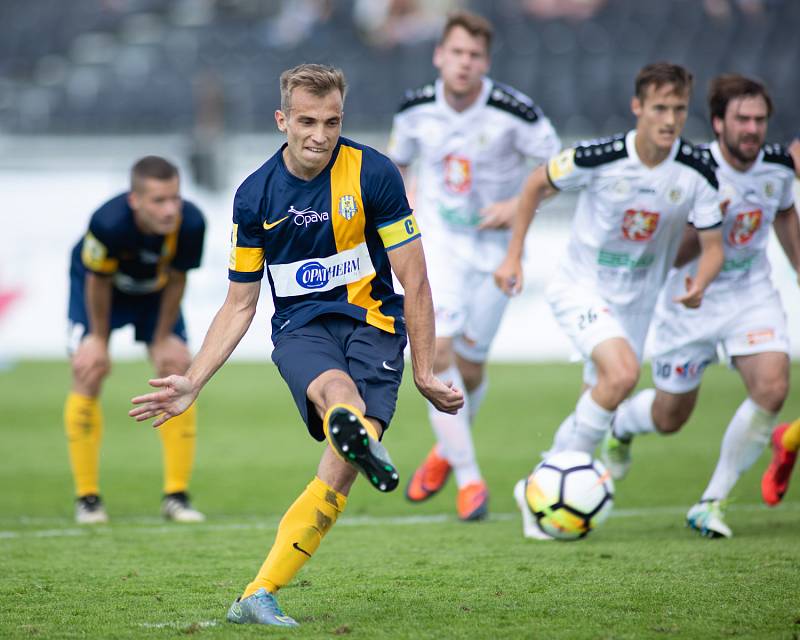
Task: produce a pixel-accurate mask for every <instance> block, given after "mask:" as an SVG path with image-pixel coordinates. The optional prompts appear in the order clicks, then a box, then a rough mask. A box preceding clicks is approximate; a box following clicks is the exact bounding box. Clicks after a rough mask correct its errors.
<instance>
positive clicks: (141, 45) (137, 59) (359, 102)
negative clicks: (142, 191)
mask: <svg viewBox="0 0 800 640" xmlns="http://www.w3.org/2000/svg"><path fill="white" fill-rule="evenodd" d="M459 7H464V8H469V9H473V10H476V11H479V12H481V13H482V14H484V15H486V16H487V17H488V18H490V19H491V20H492V21H493V22H494V24H495V26H496V29H497V38H496V43H495V45H494V47H493V65H492V71H491V75H492V77H493V78H495V79H497V80H499V81H502V82H506V83H509V84H512V85H513V86H515V87H517V88H519V89H520V90H522V91H524V92H526V93H528V94H529V95H531V96H532V97H533V98H534V100H536V102H537V103H538V104H539V105H540V106H541V107H542V108H543V109H544V111H545V113H546V114H547V115H548V116H549V117H550V118H551V119H552V121H553V122H554V124H555V126H556V127H557V129H558V131H559V133H560V134H561V135H562V137H563V139H564V140H565V141H566V142H569V141H571V140H575V139H578V138H586V137H595V136H599V135H604V134H609V133H613V132H615V131H619V130H624V129H627V128H629V127H630V126H631V125H632V122H633V119H632V116H631V115H630V113H629V100H630V94H631V91H632V80H633V77H634V75H635V73H636V71H637V70H638V69H639V67H641V66H642V65H643V64H645V63H647V62H650V61H654V60H658V59H669V60H672V61H675V62H679V63H683V64H685V65H687V66H688V67H689V68H690V69H691V70H692V71H693V72H694V73H695V76H696V91H695V95H694V97H693V99H692V104H691V115H690V118H689V121H688V124H687V128H686V132H685V135H686V136H687V137H689V138H691V139H693V140H694V141H704V140H707V139H708V138H709V128H708V125H707V122H706V120H707V118H706V113H705V107H704V97H705V90H706V87H707V83H708V81H709V79H710V78H711V77H712V76H713V75H715V74H717V73H721V72H726V71H737V72H741V73H745V74H750V75H754V76H757V77H760V78H762V79H763V80H764V81H765V82H766V83H767V85H768V86H769V88H770V90H771V92H772V95H773V98H774V101H775V104H776V107H777V112H776V114H775V117H774V118H773V120H772V122H771V124H770V135H769V139H770V140H771V141H779V142H786V141H788V140H790V139H791V138H792V137H793V136H794V135H795V134H796V132H797V131H798V130H800V124H798V118H797V111H796V105H797V104H798V103H800V83H799V82H798V78H797V62H798V60H800V40H799V39H798V38H797V37H796V31H797V25H798V24H800V2H796V1H794V0H661V1H656V0H647V1H642V0H638V1H637V0H560V1H556V0H495V1H490V0H483V1H472V2H457V1H456V0H435V1H430V2H422V1H419V2H414V1H413V0H295V1H289V0H272V1H269V0H178V1H172V2H170V1H167V0H72V1H71V2H68V3H67V2H62V1H60V0H3V1H2V2H0V359H6V360H14V359H17V358H26V357H48V358H49V357H62V356H63V355H64V346H65V341H66V330H67V327H66V319H65V310H66V296H67V263H68V252H69V249H70V248H71V246H72V245H73V244H74V242H75V241H76V240H77V239H78V238H79V236H80V235H81V233H82V232H83V231H84V229H85V226H86V223H87V220H88V216H89V214H90V213H91V211H93V210H94V209H95V208H96V207H97V206H98V205H99V204H101V203H102V202H104V201H105V200H106V199H108V198H109V197H111V196H113V195H115V194H116V193H118V192H120V191H121V190H123V189H124V188H125V184H126V182H127V171H128V168H129V167H130V165H131V163H132V161H133V160H134V159H136V158H137V157H139V156H141V155H144V154H148V153H157V154H162V155H165V156H167V157H169V158H171V159H173V160H174V161H176V162H177V163H178V165H179V166H180V168H181V170H182V175H183V178H184V184H183V193H184V196H185V197H187V198H189V199H192V200H194V201H195V202H196V203H197V204H199V205H200V206H201V208H202V209H203V211H204V212H205V213H206V216H207V219H208V234H207V239H206V253H205V258H204V264H203V267H202V268H201V269H200V270H198V271H197V272H195V273H193V274H192V276H191V278H190V285H189V291H188V296H187V300H186V303H185V306H184V308H185V311H186V312H187V316H188V323H189V330H190V335H191V337H192V346H193V348H194V349H196V348H197V347H199V343H200V340H201V339H202V337H203V334H204V331H205V328H206V327H207V326H208V323H209V322H210V319H211V317H212V316H213V314H214V312H215V311H216V309H217V308H218V306H219V304H220V303H221V301H222V300H223V298H224V295H225V290H226V287H227V274H226V262H227V248H228V234H229V220H230V202H231V199H232V195H233V191H234V189H235V188H236V186H237V184H238V183H239V182H240V181H241V180H242V179H243V178H244V177H245V176H246V175H248V174H249V173H250V172H251V171H252V170H254V169H255V168H256V167H257V166H259V165H260V164H261V163H262V162H263V161H264V160H265V159H266V158H267V157H268V156H269V155H271V154H272V153H273V152H274V149H275V148H276V146H277V145H278V144H279V143H280V138H279V137H278V136H277V135H275V129H274V121H273V117H272V112H273V110H274V109H275V107H276V106H277V105H278V101H279V94H278V87H277V84H278V82H277V80H278V74H279V73H280V71H281V70H283V69H284V68H287V67H289V66H292V65H294V64H297V63H299V62H305V61H320V62H326V63H330V64H335V65H338V66H341V67H342V68H343V69H344V71H345V73H346V75H347V78H348V81H349V84H350V93H349V98H348V100H347V103H346V106H345V114H346V116H345V127H344V129H345V135H348V136H350V137H354V138H356V139H359V140H363V141H365V142H368V143H370V144H372V145H373V146H376V147H377V148H379V149H383V148H385V144H386V140H387V138H388V132H389V128H390V125H391V116H392V113H393V111H394V109H395V107H396V106H397V104H398V103H399V101H400V100H401V98H402V94H403V91H404V90H405V89H406V88H411V87H417V86H420V85H422V84H424V83H426V82H428V81H430V80H432V79H433V78H434V77H435V73H434V69H433V67H432V66H431V63H430V58H431V52H432V49H433V46H434V39H435V37H436V34H437V33H438V31H439V29H440V27H441V24H442V21H443V16H444V14H445V13H446V12H447V11H449V10H452V9H455V8H459ZM572 204H573V200H572V199H571V198H570V197H569V196H561V197H559V198H557V199H556V200H555V201H554V202H553V203H552V204H549V205H547V206H546V207H545V209H544V211H543V215H542V216H541V219H539V220H537V222H536V223H535V225H534V230H533V232H532V233H531V235H530V237H529V248H528V257H527V262H526V273H527V278H528V286H527V288H526V290H525V292H524V294H523V295H522V296H521V297H520V299H518V300H516V301H515V302H514V303H513V304H512V305H511V307H510V310H509V313H508V314H507V317H506V320H505V321H504V324H503V327H502V329H501V332H500V335H499V336H498V339H497V341H496V344H495V348H494V352H493V356H494V358H495V359H499V360H511V359H522V360H535V359H562V358H565V357H568V356H569V354H570V349H569V345H568V343H567V342H566V339H565V338H564V337H563V336H562V335H561V333H560V332H559V331H558V329H557V327H556V325H555V323H554V321H553V319H552V317H551V316H550V313H549V311H548V310H547V308H546V307H545V305H544V304H543V302H542V296H541V292H542V288H543V286H544V285H545V283H546V282H547V280H548V278H549V276H550V274H551V273H552V270H553V267H554V264H555V262H556V260H557V259H558V257H559V254H560V253H561V249H562V248H563V244H564V242H565V240H566V236H567V232H568V229H569V221H570V216H571V210H572ZM771 251H772V256H773V265H775V266H776V268H775V273H774V277H775V279H776V282H777V283H778V285H779V287H780V288H781V290H782V295H783V298H784V303H785V304H786V306H787V309H788V312H789V314H790V319H797V318H798V317H800V294H798V291H797V286H796V281H795V277H794V274H793V272H792V271H791V270H790V269H789V268H788V265H787V263H786V261H785V259H784V258H783V256H782V254H781V252H780V250H779V249H777V250H776V246H775V243H773V246H772V247H771ZM260 304H261V312H260V313H259V316H258V318H257V320H256V321H255V323H254V326H253V328H252V329H251V331H250V333H249V334H248V336H247V337H246V338H245V340H244V341H243V343H242V344H241V345H240V347H239V349H238V350H237V352H236V354H235V355H236V357H239V358H256V359H263V358H264V357H265V356H266V355H267V353H268V351H269V348H270V344H269V340H268V339H267V335H268V317H269V295H268V294H267V292H265V294H264V295H263V296H262V301H261V303H260ZM791 326H792V327H793V328H792V338H793V344H794V349H795V353H800V323H798V322H796V321H794V322H791ZM112 348H113V352H114V354H115V355H116V356H123V357H140V356H141V355H143V351H142V350H141V349H140V348H138V347H136V346H135V345H133V343H132V337H131V333H124V332H123V334H122V335H120V336H115V340H114V342H113V345H112Z"/></svg>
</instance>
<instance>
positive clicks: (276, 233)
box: [131, 64, 463, 626]
mask: <svg viewBox="0 0 800 640" xmlns="http://www.w3.org/2000/svg"><path fill="white" fill-rule="evenodd" d="M344 95H345V81H344V76H343V75H342V73H341V71H339V70H338V69H333V68H331V67H326V66H322V65H313V64H309V65H300V66H298V67H295V68H294V69H290V70H288V71H286V72H284V73H283V74H282V75H281V108H280V110H278V111H276V112H275V120H276V122H277V124H278V128H279V129H280V130H281V131H282V132H284V133H286V136H287V142H286V143H285V144H284V145H283V146H282V148H281V149H280V150H279V151H278V152H277V153H276V154H275V155H274V156H272V158H270V159H269V160H268V161H267V162H266V163H265V164H264V165H263V166H262V167H261V168H259V169H258V170H257V171H256V172H255V173H253V174H252V175H251V176H250V177H249V178H247V180H245V181H244V183H242V185H241V186H240V187H239V189H238V191H237V192H236V197H235V200H234V211H233V235H232V245H233V246H232V248H231V258H230V270H229V278H230V280H231V282H230V286H229V289H228V296H227V298H226V300H225V303H224V304H223V305H222V308H221V309H220V310H219V312H218V313H217V316H216V317H215V319H214V321H213V322H212V324H211V327H210V328H209V330H208V334H207V335H206V339H205V341H204V343H203V346H202V348H201V349H200V352H199V353H198V354H197V356H196V357H195V359H194V361H193V362H192V365H191V366H190V367H189V370H188V372H187V373H186V376H171V377H169V378H165V379H161V380H155V381H152V382H151V384H152V385H153V386H156V387H162V390H161V391H157V392H153V393H150V394H147V395H144V396H141V397H138V398H134V400H133V402H134V403H136V404H140V405H141V406H140V407H137V408H135V409H133V410H132V411H131V415H132V416H134V417H136V418H137V420H145V419H148V418H152V417H155V416H159V414H162V415H160V416H159V417H158V418H156V420H155V421H154V423H153V424H154V426H158V425H160V424H161V423H162V422H163V421H164V420H165V419H166V418H168V417H170V416H172V415H177V414H179V413H180V412H181V411H183V410H184V409H185V408H186V407H187V406H189V405H190V403H191V402H193V400H194V398H195V397H197V394H198V393H199V392H200V390H201V388H202V387H203V385H205V383H206V382H208V380H209V379H210V378H211V376H212V375H213V374H214V372H215V371H216V370H217V369H218V368H219V367H220V366H222V364H223V363H224V362H225V361H226V360H227V358H228V356H230V354H231V352H232V351H233V349H234V348H235V347H236V345H237V343H238V342H239V340H241V338H242V336H243V335H244V334H245V332H246V331H247V328H248V327H249V326H250V322H251V321H252V319H253V315H254V314H255V311H256V303H257V301H258V295H259V290H260V280H261V278H262V277H263V274H264V270H265V268H266V269H267V270H268V272H269V281H270V285H271V288H272V297H273V302H274V305H275V314H274V316H273V318H272V329H273V332H272V339H273V342H274V343H275V349H274V351H273V355H272V358H273V360H274V361H275V363H276V364H277V365H278V369H279V370H280V373H281V375H282V376H283V378H284V379H285V380H286V383H287V384H288V385H289V388H290V390H291V392H292V395H293V396H294V400H295V402H296V404H297V407H298V409H299V411H300V414H301V416H302V418H303V420H304V422H305V423H306V426H307V428H308V431H309V433H310V434H311V436H312V437H314V438H315V439H316V440H319V441H324V440H326V438H327V441H328V444H327V446H326V447H325V450H324V452H323V454H322V459H321V460H320V463H319V467H318V468H317V473H316V477H315V478H314V479H313V480H312V481H311V483H310V484H309V485H308V486H307V487H306V489H305V490H304V491H303V493H302V494H301V495H300V497H298V498H297V500H296V501H295V502H294V504H292V506H291V507H289V510H288V511H287V512H286V513H285V515H284V516H283V519H282V520H281V523H280V525H279V527H278V533H277V536H276V539H275V543H274V544H273V546H272V549H271V550H270V552H269V555H268V556H267V558H266V560H265V561H264V564H263V566H262V567H261V570H260V571H259V572H258V575H257V576H256V577H255V579H254V580H253V581H252V582H251V583H250V584H249V585H248V586H247V588H246V589H245V590H244V592H243V593H242V596H241V598H240V599H237V601H236V602H234V603H233V605H231V608H230V610H229V611H228V620H230V621H231V622H237V623H255V624H272V625H280V626H294V625H296V624H297V623H296V622H295V621H294V620H292V618H290V617H288V616H285V615H284V614H283V613H282V612H281V610H280V608H279V607H278V604H277V602H276V600H275V598H274V595H273V594H274V593H275V592H276V591H277V590H278V589H279V588H280V587H282V586H284V585H285V584H287V583H288V582H289V581H290V580H291V579H292V577H293V576H294V575H295V574H296V573H297V572H298V571H299V570H300V568H301V567H302V566H303V564H305V562H306V560H308V558H310V557H311V555H312V554H313V553H314V552H315V551H316V549H317V547H318V546H319V544H320V542H321V540H322V537H323V536H324V535H325V534H326V533H327V532H328V530H329V529H330V528H331V527H332V526H333V524H334V523H335V522H336V519H337V518H338V517H339V514H340V513H341V512H342V511H343V510H344V507H345V504H346V502H347V495H348V493H349V492H350V487H351V486H352V484H353V482H354V481H355V479H356V476H357V472H359V471H360V472H361V473H363V474H364V475H365V476H366V477H367V478H368V479H369V481H370V482H371V483H372V484H373V485H375V487H376V488H378V489H379V490H381V491H391V490H392V489H394V488H395V487H396V486H397V483H398V476H397V472H396V470H395V468H394V466H393V465H392V464H391V461H390V460H389V458H388V455H387V454H386V451H385V449H383V447H382V446H381V444H380V443H379V439H380V437H381V435H382V433H383V432H384V430H385V429H386V428H387V427H388V426H389V422H390V420H391V418H392V415H393V413H394V409H395V402H396V400H397V390H398V387H399V385H400V379H401V376H402V371H403V349H404V347H405V344H406V329H407V330H408V336H409V338H410V341H411V362H412V364H413V367H414V382H415V383H416V385H417V387H418V388H419V390H420V392H421V393H422V394H423V395H424V396H425V397H426V398H428V400H430V401H431V402H432V403H433V404H434V405H435V406H436V407H437V408H438V409H440V410H442V411H448V412H455V411H457V410H458V408H459V407H460V406H461V405H462V404H463V397H462V394H461V392H460V391H458V390H456V389H453V388H451V387H449V386H447V385H445V384H443V383H442V382H440V381H439V380H438V379H437V378H436V377H434V375H433V373H432V367H433V346H434V345H433V340H434V331H433V322H434V321H433V303H432V302H431V294H430V286H429V285H428V280H427V276H426V271H425V258H424V255H423V253H422V244H421V242H420V240H419V232H418V231H417V228H416V222H415V221H414V217H413V215H412V213H411V210H410V208H409V206H408V202H407V200H406V197H405V189H404V186H403V182H402V180H401V178H400V175H399V173H398V171H397V169H396V168H395V166H394V165H393V164H392V162H391V161H390V160H389V159H388V158H386V157H385V156H383V155H381V154H380V153H378V152H377V151H375V150H373V149H371V148H369V147H366V146H364V145H360V144H357V143H355V142H353V141H351V140H347V139H346V138H342V137H340V134H341V128H342V113H343V112H342V107H343V102H344ZM392 270H393V271H394V273H395V274H396V275H397V278H398V280H399V281H400V283H401V284H402V286H403V288H404V290H405V298H404V297H403V296H401V295H398V294H396V293H395V292H394V291H393V289H392V276H391V271H392Z"/></svg>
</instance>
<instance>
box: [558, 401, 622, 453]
mask: <svg viewBox="0 0 800 640" xmlns="http://www.w3.org/2000/svg"><path fill="white" fill-rule="evenodd" d="M613 417H614V411H608V410H606V409H604V408H603V407H601V406H600V405H599V404H597V403H596V402H595V401H594V399H593V398H592V390H591V389H587V390H586V391H585V392H584V393H583V395H582V396H581V397H580V400H578V404H577V405H575V413H574V414H572V415H571V416H569V417H568V418H567V419H566V420H565V421H564V422H562V423H561V426H560V427H559V428H558V431H557V432H556V437H555V439H554V442H553V446H552V448H551V449H550V451H549V454H548V455H553V454H555V453H559V452H560V451H585V452H586V453H588V454H590V455H594V450H595V447H597V445H598V444H599V443H600V441H601V440H602V439H603V436H605V434H606V432H607V431H608V429H609V428H610V427H611V420H612V418H613Z"/></svg>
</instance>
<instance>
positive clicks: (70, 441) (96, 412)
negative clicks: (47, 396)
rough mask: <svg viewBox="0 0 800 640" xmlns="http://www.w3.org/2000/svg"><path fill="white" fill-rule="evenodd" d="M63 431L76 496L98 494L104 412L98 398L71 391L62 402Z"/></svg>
mask: <svg viewBox="0 0 800 640" xmlns="http://www.w3.org/2000/svg"><path fill="white" fill-rule="evenodd" d="M64 430H65V431H66V434H67V448H68V449H69V461H70V465H71V466H72V477H73V478H74V480H75V494H76V495H77V496H78V497H81V496H88V495H92V494H95V495H96V494H98V493H99V492H100V490H99V481H98V480H99V475H100V472H99V469H100V441H101V440H102V437H103V413H102V411H101V409H100V400H99V399H98V398H92V397H89V396H84V395H82V394H80V393H75V392H74V391H71V392H70V393H69V395H68V396H67V401H66V402H65V403H64Z"/></svg>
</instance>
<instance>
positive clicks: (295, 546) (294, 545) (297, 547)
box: [292, 542, 311, 558]
mask: <svg viewBox="0 0 800 640" xmlns="http://www.w3.org/2000/svg"><path fill="white" fill-rule="evenodd" d="M292 546H293V547H294V548H295V549H297V550H298V551H299V552H300V553H305V554H306V555H307V556H308V557H309V558H310V557H311V554H310V553H309V552H308V551H306V550H305V549H301V548H300V547H299V546H298V544H297V543H296V542H293V543H292Z"/></svg>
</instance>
